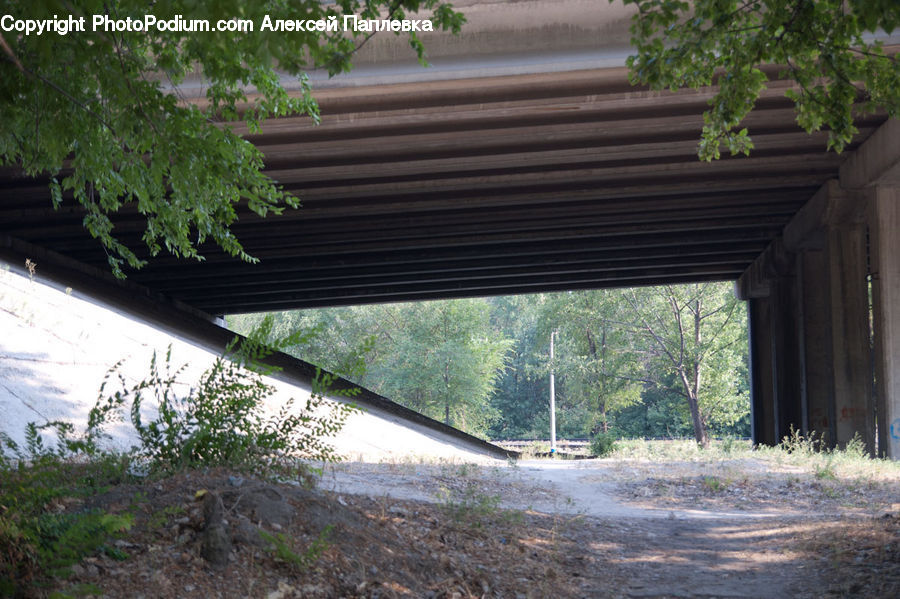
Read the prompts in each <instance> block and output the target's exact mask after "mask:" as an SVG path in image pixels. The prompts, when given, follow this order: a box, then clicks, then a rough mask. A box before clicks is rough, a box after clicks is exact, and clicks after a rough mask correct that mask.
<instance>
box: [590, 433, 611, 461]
mask: <svg viewBox="0 0 900 599" xmlns="http://www.w3.org/2000/svg"><path fill="white" fill-rule="evenodd" d="M590 450H591V455H592V456H595V457H598V458H602V457H605V456H608V455H609V454H611V453H612V452H614V451H615V450H616V437H615V436H614V435H613V434H611V433H597V435H596V436H595V437H594V438H593V439H591V446H590Z"/></svg>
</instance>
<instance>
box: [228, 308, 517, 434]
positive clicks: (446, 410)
mask: <svg viewBox="0 0 900 599" xmlns="http://www.w3.org/2000/svg"><path fill="white" fill-rule="evenodd" d="M490 313H491V310H490V305H489V304H488V302H487V301H486V300H483V299H465V300H454V301H436V302H423V303H416V304H382V305H374V306H356V307H352V308H337V309H332V310H307V311H296V312H285V313H280V314H279V315H277V318H276V319H275V320H276V324H275V327H276V330H280V329H278V327H286V326H291V327H300V328H301V329H303V330H310V331H317V332H318V333H317V334H315V335H312V336H311V337H310V338H308V339H306V340H304V342H303V343H299V344H297V345H295V346H294V347H292V348H290V350H289V351H290V353H292V354H293V355H295V356H297V357H299V358H302V359H304V360H307V361H310V362H313V363H315V364H318V365H320V366H322V367H323V368H326V369H328V370H331V371H334V372H338V373H340V374H343V375H345V376H347V377H348V378H350V380H352V381H354V382H356V383H359V384H362V385H365V386H366V387H368V388H370V389H372V390H373V391H375V392H377V393H380V394H382V395H385V396H386V397H389V398H390V399H392V400H394V401H396V402H398V403H400V404H401V405H404V406H406V407H409V408H411V409H414V410H417V411H419V412H421V413H423V414H425V415H427V416H431V417H433V418H436V419H440V420H443V421H444V422H447V423H448V424H451V425H453V426H456V427H458V428H461V429H462V430H465V431H467V432H470V433H474V434H485V433H486V431H487V429H488V427H489V426H490V425H491V424H492V423H493V422H494V421H495V419H496V418H497V415H498V412H497V410H496V409H495V408H494V407H493V406H492V405H491V403H490V401H489V400H490V397H491V394H492V393H493V392H494V388H495V386H496V383H497V379H498V377H499V375H500V373H501V369H502V366H503V364H504V360H505V356H506V354H507V350H508V348H509V342H508V341H507V340H506V339H505V338H504V337H503V336H502V335H501V334H499V332H498V331H496V330H495V329H493V328H492V327H491V323H490ZM259 318H261V317H260V316H259V315H247V316H239V317H231V318H230V320H229V322H230V325H231V326H232V327H234V328H235V329H236V330H238V331H242V330H246V329H248V328H252V327H253V326H254V325H255V323H256V322H257V321H258V319H259ZM286 323H290V324H289V325H288V324H286Z"/></svg>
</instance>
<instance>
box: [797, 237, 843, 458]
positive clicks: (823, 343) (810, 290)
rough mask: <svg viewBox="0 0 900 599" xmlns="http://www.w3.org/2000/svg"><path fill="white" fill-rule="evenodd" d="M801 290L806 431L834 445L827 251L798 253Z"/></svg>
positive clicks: (801, 349) (802, 382) (801, 340)
mask: <svg viewBox="0 0 900 599" xmlns="http://www.w3.org/2000/svg"><path fill="white" fill-rule="evenodd" d="M797 280H798V290H799V293H800V298H799V300H800V318H799V323H800V326H801V329H802V330H801V332H800V337H799V338H800V343H801V347H800V356H801V359H802V362H803V364H802V367H803V371H802V375H803V379H802V381H801V401H802V403H803V409H804V417H803V420H804V425H805V426H804V431H803V432H804V433H805V434H812V435H815V437H816V438H818V439H824V440H825V441H826V442H827V443H828V444H830V445H832V446H833V445H834V442H835V439H836V438H837V435H836V430H835V410H834V379H833V377H832V364H834V359H833V357H832V341H831V327H830V326H829V324H830V320H831V302H830V294H829V293H826V292H825V290H827V289H828V288H829V283H828V268H827V263H826V261H825V252H824V251H821V250H810V251H804V252H800V253H799V254H797Z"/></svg>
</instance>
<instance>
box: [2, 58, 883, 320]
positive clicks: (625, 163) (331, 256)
mask: <svg viewBox="0 0 900 599" xmlns="http://www.w3.org/2000/svg"><path fill="white" fill-rule="evenodd" d="M710 95H711V94H710V90H699V91H685V92H679V93H675V94H672V93H662V94H661V93H655V92H649V91H646V90H640V89H635V88H632V87H631V86H630V85H629V83H628V81H627V75H626V72H625V70H624V69H623V68H615V69H600V70H580V71H570V72H562V73H548V74H538V75H521V76H505V77H489V78H475V79H458V80H453V81H432V82H420V83H415V84H395V85H387V86H378V85H376V86H364V87H355V88H337V89H330V90H325V91H323V92H321V93H319V94H318V97H319V101H320V103H321V107H322V114H323V119H322V124H321V125H320V126H318V127H314V126H312V125H311V124H310V122H309V119H307V118H298V119H281V120H279V121H276V122H273V123H271V124H269V125H268V126H267V127H266V128H265V133H264V134H263V135H256V136H251V137H250V139H251V140H252V141H253V143H254V144H256V145H257V146H258V147H259V148H261V149H262V150H263V151H264V152H265V155H266V166H267V172H268V173H269V174H270V175H271V176H272V177H273V178H275V179H276V180H278V181H279V182H281V183H282V184H283V185H284V186H285V188H286V189H288V190H290V191H291V192H294V193H296V194H297V195H298V196H299V197H300V198H301V200H302V202H303V207H302V208H301V209H300V210H297V211H291V212H290V213H288V214H286V215H284V216H281V217H277V218H273V217H269V218H266V219H259V218H256V217H255V216H254V215H252V214H249V213H246V212H245V213H244V214H243V215H242V218H241V220H240V222H239V223H238V224H237V225H236V226H235V227H234V231H235V233H236V235H237V237H238V239H240V240H241V241H242V242H243V243H244V245H245V247H246V248H247V249H248V250H249V252H250V253H251V254H252V255H254V256H256V257H258V258H260V260H261V263H260V264H258V265H248V264H242V263H240V262H239V261H237V260H235V259H233V258H230V257H228V256H226V255H224V254H223V253H222V252H221V251H218V250H217V248H215V247H206V248H204V250H203V253H204V254H205V255H206V258H207V259H206V261H205V262H204V263H196V262H186V261H178V260H174V259H168V258H165V257H164V258H158V259H155V260H152V261H151V263H150V264H149V265H148V266H147V267H146V268H144V269H142V270H141V271H138V272H133V273H130V274H129V278H130V279H131V280H132V281H134V282H136V283H139V284H141V285H145V286H147V287H149V288H151V289H153V290H155V291H159V292H162V293H164V294H165V295H167V296H168V297H172V298H175V299H178V300H181V301H183V302H185V303H188V304H190V305H192V306H194V307H196V308H198V309H200V310H203V311H206V312H208V313H212V314H221V313H230V312H244V311H257V310H277V309H285V308H304V307H314V306H333V305H339V304H358V303H367V302H387V301H403V300H421V299H430V298H439V297H460V296H472V295H496V294H505V293H522V292H532V291H547V290H561V289H577V288H597V287H616V286H630V285H648V284H657V283H666V282H682V281H696V280H708V279H716V280H731V279H736V278H737V277H738V276H739V275H740V274H741V273H742V272H743V271H744V270H746V269H747V267H748V266H749V265H750V263H751V262H752V261H753V260H754V259H755V258H756V257H757V256H758V255H759V254H760V253H762V251H763V250H764V249H765V248H766V247H767V246H768V245H769V243H771V241H772V240H773V239H775V237H776V236H777V235H778V234H779V233H780V231H781V230H782V229H783V228H784V227H785V225H786V224H787V223H788V221H789V220H790V218H791V217H792V215H793V214H795V213H796V212H797V211H798V210H799V208H800V207H801V206H802V205H803V204H804V203H805V202H806V201H807V200H808V199H809V198H810V197H811V196H812V195H813V194H814V193H815V192H816V190H817V189H818V188H819V187H821V185H822V184H823V183H824V182H825V181H827V180H828V179H830V178H833V177H834V176H835V175H836V173H837V171H838V168H839V166H840V164H841V162H842V160H843V158H842V157H841V156H838V155H836V154H834V153H826V152H824V151H823V148H824V147H825V134H815V135H812V136H810V135H807V134H806V133H804V132H803V131H801V130H800V129H799V128H798V127H797V126H796V124H795V122H794V114H793V111H792V108H791V104H790V102H789V101H788V100H787V99H786V98H785V97H784V88H783V86H777V85H776V86H773V87H772V89H770V91H769V92H767V94H766V96H765V98H763V100H762V101H761V102H760V105H759V107H758V109H757V111H756V112H755V113H754V114H753V115H752V116H751V118H750V119H749V122H748V123H747V125H748V126H749V127H750V130H751V132H752V134H753V139H754V142H755V144H756V148H755V149H754V151H753V152H752V155H751V156H750V157H749V158H748V157H740V158H734V159H733V158H730V157H726V158H723V159H722V160H720V161H718V162H714V163H701V162H700V161H698V159H697V156H696V147H697V141H698V139H699V134H700V129H701V126H702V120H701V114H702V112H703V110H704V109H705V107H706V105H707V104H706V102H707V100H708V99H709V97H710ZM883 121H884V117H883V116H880V115H870V116H867V117H865V118H864V119H862V120H861V121H860V123H859V128H860V135H859V136H858V140H859V141H862V140H864V139H866V138H867V137H868V136H869V135H870V134H871V133H872V131H874V130H875V128H877V127H878V126H879V125H881V123H882V122H883ZM856 143H858V142H856ZM856 143H855V144H854V145H853V146H852V147H851V148H850V150H851V151H852V150H853V149H854V147H855V146H856ZM3 193H4V196H5V197H6V200H5V201H4V203H3V208H2V213H0V215H2V222H3V225H2V228H0V232H2V233H4V234H6V235H9V236H11V237H14V238H17V239H20V240H23V241H29V242H32V243H35V244H37V245H40V246H41V247H45V248H48V249H51V250H53V251H56V252H58V253H60V254H63V255H65V256H68V257H70V258H72V259H74V260H76V261H78V262H80V263H83V264H86V265H89V266H91V267H96V268H98V269H104V268H105V265H106V255H105V253H104V252H103V251H102V249H101V248H100V247H99V246H98V244H97V243H96V241H95V240H93V239H91V238H90V236H88V235H86V234H85V233H84V230H83V226H82V219H83V217H84V212H83V211H82V210H81V209H80V208H79V207H77V206H74V205H71V204H70V205H67V206H64V207H63V208H62V209H60V210H58V211H54V210H53V209H52V208H51V207H50V204H49V202H48V201H47V188H46V185H45V184H44V182H41V181H34V182H31V181H17V180H12V181H7V182H6V185H5V189H4V190H3ZM142 227H143V223H142V221H141V218H140V215H139V214H137V213H136V211H132V212H131V213H126V214H124V215H123V216H122V217H121V218H118V219H117V220H116V231H117V232H118V234H119V236H120V237H121V238H122V239H124V240H125V241H126V242H127V243H128V245H129V246H131V247H132V248H134V249H135V250H136V251H137V252H138V254H139V255H141V256H146V255H147V252H146V250H143V251H142V244H141V242H140V236H141V233H142V232H143V229H142Z"/></svg>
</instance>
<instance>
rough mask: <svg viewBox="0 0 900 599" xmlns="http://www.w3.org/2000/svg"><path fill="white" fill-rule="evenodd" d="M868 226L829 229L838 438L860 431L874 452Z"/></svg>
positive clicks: (840, 442)
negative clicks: (867, 246)
mask: <svg viewBox="0 0 900 599" xmlns="http://www.w3.org/2000/svg"><path fill="white" fill-rule="evenodd" d="M867 257H868V255H867V248H866V226H865V224H864V223H861V222H860V223H856V222H852V221H851V222H849V223H847V224H840V225H835V224H832V225H830V226H829V227H828V229H827V231H826V240H825V258H826V260H827V262H828V276H829V280H830V285H829V294H830V302H831V338H832V344H831V348H832V359H833V365H834V367H833V376H834V402H835V415H836V417H837V422H836V423H835V434H836V437H835V441H836V442H837V444H838V445H840V446H843V445H845V444H846V443H847V442H848V441H850V440H851V439H852V438H853V437H854V435H856V434H857V433H858V434H859V436H860V437H862V440H863V441H864V442H865V443H866V447H867V449H868V450H869V451H870V452H872V451H874V439H875V434H874V433H875V421H874V414H875V406H874V402H873V397H872V367H871V360H870V349H869V301H868V279H867V274H868V273H867Z"/></svg>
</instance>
